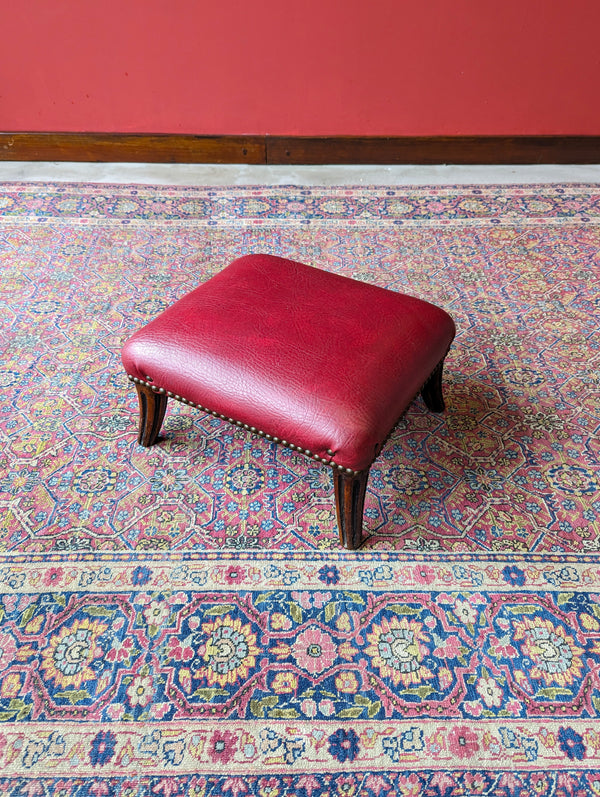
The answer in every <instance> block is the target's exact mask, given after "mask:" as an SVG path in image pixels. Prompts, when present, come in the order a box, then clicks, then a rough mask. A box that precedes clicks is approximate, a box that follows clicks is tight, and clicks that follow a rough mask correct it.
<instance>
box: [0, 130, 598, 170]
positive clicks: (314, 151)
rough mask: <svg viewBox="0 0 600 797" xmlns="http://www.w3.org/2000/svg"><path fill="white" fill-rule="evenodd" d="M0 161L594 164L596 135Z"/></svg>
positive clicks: (9, 142)
mask: <svg viewBox="0 0 600 797" xmlns="http://www.w3.org/2000/svg"><path fill="white" fill-rule="evenodd" d="M0 161H87V162H122V163H123V162H130V163H248V164H260V163H262V164H265V163H267V164H291V165H300V164H381V165H386V164H539V163H573V164H582V163H583V164H585V163H600V136H393V137H386V136H362V137H361V136H320V137H317V136H191V135H175V134H174V135H170V134H162V135H150V134H146V133H130V134H129V133H26V132H24V133H0Z"/></svg>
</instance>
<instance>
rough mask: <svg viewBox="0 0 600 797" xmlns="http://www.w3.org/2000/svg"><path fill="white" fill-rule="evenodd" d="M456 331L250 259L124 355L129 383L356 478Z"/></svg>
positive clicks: (296, 269)
mask: <svg viewBox="0 0 600 797" xmlns="http://www.w3.org/2000/svg"><path fill="white" fill-rule="evenodd" d="M454 332H455V329H454V323H453V321H452V319H451V318H450V316H449V315H448V314H447V313H446V312H445V311H444V310H442V309H440V308H439V307H435V306H434V305H432V304H429V303H428V302H424V301H422V300H420V299H415V298H413V297H411V296H406V295H403V294H399V293H395V292H393V291H390V290H385V289H383V288H379V287H376V286H373V285H368V284H365V283H362V282H357V281H356V280H352V279H348V278H347V277H341V276H339V275H336V274H331V273H329V272H327V271H322V270H320V269H316V268H313V267H311V266H306V265H303V264H301V263H296V262H294V261H291V260H285V259H283V258H279V257H273V256H271V255H248V256H246V257H242V258H240V259H239V260H236V261H234V262H233V263H232V264H231V265H229V266H228V267H227V268H225V269H224V270H223V271H221V272H220V273H219V274H217V275H216V276H215V277H213V278H212V279H210V280H209V281H208V282H206V283H204V284H203V285H201V286H200V287H199V288H196V289H195V290H194V291H192V292H191V293H189V294H187V296H184V297H183V298H182V299H180V300H179V301H178V302H176V303H175V304H174V305H172V306H171V307H169V308H168V309H167V310H165V311H164V312H163V313H162V314H161V315H160V316H158V317H157V318H156V319H154V320H153V321H151V322H150V323H149V324H147V325H146V326H145V327H144V328H143V329H141V330H139V331H138V332H136V333H135V334H134V335H133V336H132V337H131V338H130V339H129V340H128V341H127V343H126V344H125V347H124V349H123V353H122V357H123V363H124V365H125V369H126V370H127V373H128V374H130V375H131V376H133V377H137V378H140V379H143V380H145V379H147V377H151V379H152V380H153V384H154V385H156V386H159V387H163V388H164V389H165V390H166V391H170V392H172V393H173V394H175V395H178V396H181V397H184V398H186V399H188V400H189V401H191V402H193V403H195V404H200V405H202V406H203V407H208V408H209V409H211V410H214V411H216V412H218V413H221V414H223V415H225V416H227V417H228V418H233V419H235V420H238V421H242V422H243V423H245V424H248V425H249V426H253V427H255V428H256V429H261V430H262V431H263V432H265V433H267V434H271V435H273V436H277V437H278V438H280V439H281V440H287V441H289V442H290V443H293V444H295V445H296V446H299V447H301V448H302V449H308V450H309V451H310V452H312V453H313V454H316V455H318V456H319V457H321V458H326V459H331V460H334V461H335V462H336V463H338V464H341V465H344V467H347V468H351V469H352V470H363V469H364V468H366V467H368V466H369V465H370V464H371V462H372V461H373V459H374V457H375V456H376V455H377V453H378V452H379V448H380V446H381V444H382V442H383V441H384V440H385V438H386V437H387V435H388V434H389V432H390V431H391V429H392V428H393V426H394V424H395V423H396V421H397V420H398V418H399V417H400V415H401V414H402V412H403V411H404V409H405V408H406V406H407V405H408V404H409V402H410V401H411V400H412V399H413V398H414V396H415V395H416V394H417V393H418V392H419V390H420V389H421V387H422V385H423V383H424V382H425V381H426V379H427V377H428V376H429V375H430V373H431V372H432V370H433V369H434V368H435V366H436V365H437V363H438V362H439V361H440V360H441V359H442V357H443V356H444V355H445V353H446V351H447V349H448V347H449V345H450V343H451V341H452V339H453V337H454ZM331 452H333V453H331Z"/></svg>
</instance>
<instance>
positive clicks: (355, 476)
mask: <svg viewBox="0 0 600 797" xmlns="http://www.w3.org/2000/svg"><path fill="white" fill-rule="evenodd" d="M443 367H444V360H443V359H442V361H441V362H440V363H439V364H438V365H437V366H436V367H435V368H434V370H433V372H432V373H431V376H430V377H429V379H428V380H427V382H426V383H425V384H424V385H423V387H422V388H421V395H422V397H423V401H424V402H425V404H426V406H427V407H428V409H430V410H431V411H432V412H443V411H444V409H445V404H444V397H443V395H442V373H443ZM135 387H136V390H137V395H138V401H139V409H140V416H139V430H138V443H139V444H140V445H142V446H144V447H145V448H149V447H150V446H153V445H154V444H155V443H156V442H157V440H158V436H159V433H160V428H161V426H162V422H163V419H164V417H165V411H166V409H167V402H168V400H169V398H168V396H167V395H166V394H165V392H164V391H162V392H161V389H160V388H156V387H154V386H149V385H148V384H140V383H139V382H136V383H135ZM369 471H370V467H369V468H366V469H365V470H362V471H358V472H356V471H354V472H350V473H348V472H347V471H345V470H338V469H335V468H334V471H333V491H334V497H335V509H336V516H337V523H338V530H339V534H340V543H341V544H342V545H343V546H344V548H347V549H349V550H351V551H354V550H356V549H357V548H360V545H361V543H362V524H363V510H364V505H365V495H366V491H367V482H368V480H369Z"/></svg>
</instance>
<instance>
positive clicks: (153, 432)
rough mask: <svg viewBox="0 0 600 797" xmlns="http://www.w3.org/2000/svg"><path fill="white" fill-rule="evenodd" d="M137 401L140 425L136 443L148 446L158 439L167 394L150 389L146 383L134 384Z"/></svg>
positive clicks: (165, 407)
mask: <svg viewBox="0 0 600 797" xmlns="http://www.w3.org/2000/svg"><path fill="white" fill-rule="evenodd" d="M135 387H136V389H137V394H138V401H139V405H140V426H139V431H138V443H139V444H140V445H142V446H145V447H146V448H148V447H149V446H153V445H154V443H156V440H157V439H158V433H159V432H160V427H161V426H162V422H163V419H164V417H165V411H166V409H167V401H168V398H167V396H165V395H164V393H159V392H157V391H154V390H152V388H151V387H148V386H147V385H140V384H136V386H135Z"/></svg>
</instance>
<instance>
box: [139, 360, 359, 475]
mask: <svg viewBox="0 0 600 797" xmlns="http://www.w3.org/2000/svg"><path fill="white" fill-rule="evenodd" d="M127 378H128V379H129V381H130V382H133V383H134V384H136V385H144V387H147V388H150V390H152V391H153V392H154V393H160V394H161V395H166V396H167V398H172V399H175V401H179V402H181V403H182V404H185V405H187V406H188V407H194V408H196V409H199V410H200V411H201V412H206V413H208V414H209V415H213V416H214V417H215V418H221V419H222V420H224V421H228V422H229V423H231V424H233V425H234V426H239V427H243V428H244V429H245V430H247V431H249V432H252V433H253V434H257V435H259V436H260V437H264V438H265V439H266V440H269V441H271V442H273V443H278V444H279V445H282V446H285V447H286V448H289V449H291V450H292V451H299V452H300V453H301V454H305V455H306V456H307V457H311V458H312V459H315V460H316V461H317V462H322V463H323V464H324V465H329V466H330V467H332V468H333V469H334V470H338V471H340V472H343V473H347V474H348V475H349V476H358V474H359V473H360V471H358V470H352V468H346V467H345V466H344V465H340V464H338V463H337V462H334V461H333V460H332V459H326V458H325V457H321V456H319V454H313V452H312V451H311V450H310V449H308V448H302V447H301V446H297V445H295V444H294V443H289V442H288V441H287V440H281V439H280V438H279V437H277V436H276V435H271V434H269V433H268V432H263V431H262V430H261V429H257V428H256V427H255V426H250V425H249V424H247V423H244V422H243V421H236V420H235V419H234V418H229V417H227V416H226V415H223V414H221V413H219V412H217V411H216V410H209V409H208V407H203V406H202V405H201V404H194V402H193V401H190V400H189V399H186V398H184V397H183V396H179V395H178V394H177V393H172V392H171V391H170V390H165V388H164V387H157V385H154V384H153V383H152V377H150V376H147V377H146V381H144V380H143V379H140V378H139V377H137V376H132V375H131V374H127ZM327 454H329V456H330V457H332V456H333V454H334V452H333V451H332V450H331V449H330V448H328V449H327Z"/></svg>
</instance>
